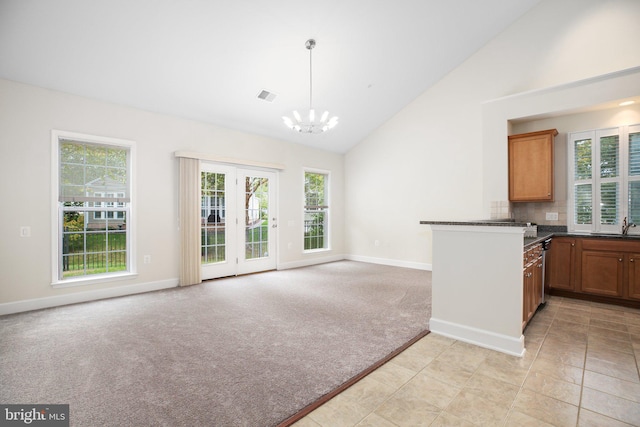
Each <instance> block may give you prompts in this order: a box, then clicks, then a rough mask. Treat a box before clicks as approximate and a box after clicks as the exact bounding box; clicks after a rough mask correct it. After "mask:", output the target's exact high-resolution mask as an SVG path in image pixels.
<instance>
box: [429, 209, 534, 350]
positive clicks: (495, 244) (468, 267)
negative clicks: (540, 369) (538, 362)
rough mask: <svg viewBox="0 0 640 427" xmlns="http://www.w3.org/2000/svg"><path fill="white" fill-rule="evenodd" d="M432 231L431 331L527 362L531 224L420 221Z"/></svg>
mask: <svg viewBox="0 0 640 427" xmlns="http://www.w3.org/2000/svg"><path fill="white" fill-rule="evenodd" d="M420 224H424V225H429V226H430V227H431V229H432V231H433V275H432V308H431V319H430V321H429V329H430V330H431V332H434V333H437V334H441V335H445V336H447V337H450V338H454V339H457V340H460V341H464V342H468V343H472V344H476V345H479V346H482V347H486V348H490V349H493V350H497V351H501V352H504V353H508V354H512V355H516V356H523V355H524V353H525V347H524V335H523V334H522V311H523V308H522V306H523V303H522V301H523V275H522V260H523V247H524V232H525V228H526V226H527V224H526V223H518V222H513V221H499V220H487V221H465V222H450V221H420Z"/></svg>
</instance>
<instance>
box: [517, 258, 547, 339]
mask: <svg viewBox="0 0 640 427" xmlns="http://www.w3.org/2000/svg"><path fill="white" fill-rule="evenodd" d="M540 303H542V245H535V246H534V247H532V248H529V249H527V250H526V251H525V257H524V269H523V278H522V329H524V328H525V327H526V326H527V324H528V323H529V321H530V320H531V318H532V317H533V315H534V314H536V311H537V310H538V306H539V305H540Z"/></svg>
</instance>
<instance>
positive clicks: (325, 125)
mask: <svg viewBox="0 0 640 427" xmlns="http://www.w3.org/2000/svg"><path fill="white" fill-rule="evenodd" d="M305 47H306V48H307V49H308V50H309V112H308V113H307V114H304V115H301V114H300V113H299V112H298V110H293V118H291V117H288V116H282V120H283V121H284V124H285V125H287V127H288V128H289V129H292V130H294V131H296V132H300V133H322V132H326V131H328V130H329V129H332V128H333V127H335V125H337V124H338V117H337V116H333V117H331V118H329V112H328V111H325V112H324V113H322V115H321V116H320V117H319V120H316V112H315V110H314V109H313V78H312V77H313V70H312V61H311V51H312V49H313V48H314V47H316V41H315V40H314V39H309V40H307V42H306V43H305Z"/></svg>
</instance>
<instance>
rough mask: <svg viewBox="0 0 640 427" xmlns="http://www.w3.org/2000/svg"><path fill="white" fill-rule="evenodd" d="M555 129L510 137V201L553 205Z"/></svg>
mask: <svg viewBox="0 0 640 427" xmlns="http://www.w3.org/2000/svg"><path fill="white" fill-rule="evenodd" d="M557 134H558V131H557V130H556V129H549V130H544V131H539V132H530V133H524V134H518V135H510V136H509V147H508V150H509V200H510V201H512V202H550V201H553V182H554V181H553V145H554V138H555V136H556V135H557Z"/></svg>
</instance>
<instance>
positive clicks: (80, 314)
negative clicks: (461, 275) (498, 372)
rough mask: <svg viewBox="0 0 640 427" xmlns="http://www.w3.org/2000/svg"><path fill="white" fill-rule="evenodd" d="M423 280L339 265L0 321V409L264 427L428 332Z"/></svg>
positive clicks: (93, 421) (427, 287)
mask: <svg viewBox="0 0 640 427" xmlns="http://www.w3.org/2000/svg"><path fill="white" fill-rule="evenodd" d="M430 309H431V273H430V272H427V271H420V270H412V269H404V268H397V267H389V266H380V265H373V264H365V263H359V262H352V261H340V262H335V263H330V264H323V265H318V266H313V267H305V268H300V269H293V270H283V271H273V272H267V273H261V274H254V275H248V276H242V277H236V278H228V279H218V280H214V281H210V282H206V283H203V284H202V285H197V286H192V287H189V288H176V289H169V290H165V291H158V292H151V293H147V294H141V295H133V296H127V297H122V298H114V299H110V300H103V301H96V302H90V303H84V304H77V305H71V306H65V307H57V308H52V309H47V310H40V311H34V312H29V313H20V314H14V315H8V316H3V317H0V356H1V359H0V384H1V386H0V402H2V403H23V404H26V403H50V404H53V403H68V404H70V412H71V417H70V418H71V424H72V425H74V426H109V425H113V426H126V425H131V426H133V425H135V426H151V425H153V426H159V425H166V426H187V425H188V426H211V425H216V426H252V427H254V426H273V425H277V424H278V423H279V422H281V421H283V420H285V419H287V418H288V417H290V416H292V415H293V414H295V413H296V412H297V411H299V410H300V409H302V408H303V407H305V406H306V405H308V404H310V403H312V402H314V401H315V400H316V399H318V398H320V397H321V396H323V395H325V394H326V393H328V392H330V391H331V390H333V389H335V388H336V387H338V386H339V385H340V384H342V383H344V382H345V381H347V380H349V379H350V378H352V377H353V376H355V375H356V374H358V373H359V372H361V371H363V370H364V369H366V368H367V367H369V366H371V365H372V364H374V363H375V362H376V361H378V360H380V359H382V358H383V357H385V356H386V355H388V354H389V353H391V352H393V351H394V350H395V349H397V348H398V347H400V346H402V344H404V343H406V342H407V341H409V340H410V339H411V338H413V337H415V336H416V335H418V334H419V333H420V332H422V331H424V330H425V329H427V328H428V319H429V317H430Z"/></svg>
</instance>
